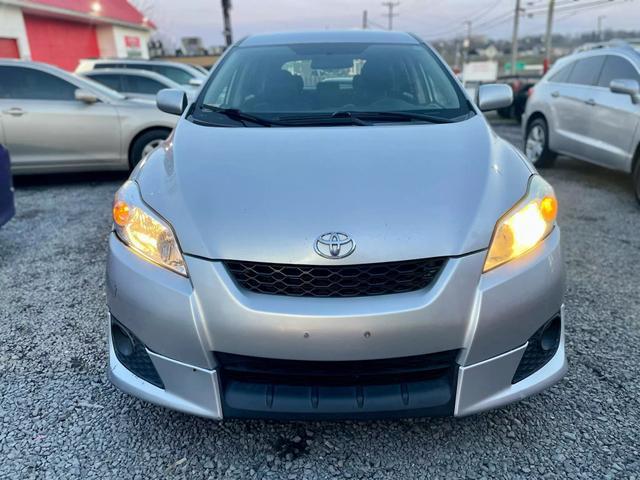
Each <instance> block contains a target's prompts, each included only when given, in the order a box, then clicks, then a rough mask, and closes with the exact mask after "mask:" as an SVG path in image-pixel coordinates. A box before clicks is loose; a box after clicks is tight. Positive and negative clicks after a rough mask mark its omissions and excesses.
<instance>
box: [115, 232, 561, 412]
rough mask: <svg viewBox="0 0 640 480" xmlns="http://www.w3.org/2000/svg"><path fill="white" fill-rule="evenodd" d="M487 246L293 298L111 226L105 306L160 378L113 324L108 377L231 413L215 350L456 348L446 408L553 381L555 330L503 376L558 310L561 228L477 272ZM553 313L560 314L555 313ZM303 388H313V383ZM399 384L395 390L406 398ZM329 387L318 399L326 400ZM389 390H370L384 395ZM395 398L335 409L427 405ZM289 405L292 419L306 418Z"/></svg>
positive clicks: (349, 352) (397, 354) (326, 355)
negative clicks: (134, 356) (416, 279)
mask: <svg viewBox="0 0 640 480" xmlns="http://www.w3.org/2000/svg"><path fill="white" fill-rule="evenodd" d="M484 255H485V252H479V253H476V254H470V255H466V256H464V257H460V258H455V259H451V260H449V262H448V263H447V265H446V267H445V268H444V270H443V271H442V272H441V274H440V276H439V277H438V279H437V281H436V282H435V283H434V284H433V285H432V286H431V287H429V288H428V289H427V290H426V291H419V292H412V293H407V294H397V295H387V296H381V297H367V298H351V299H316V298H290V297H278V296H269V295H260V294H252V293H250V292H246V291H242V290H240V289H239V288H238V287H237V286H236V284H235V283H234V281H233V280H232V279H231V278H230V277H229V275H228V273H227V272H226V269H225V268H224V266H223V265H222V264H221V263H220V262H215V261H207V260H203V259H198V258H193V257H187V258H186V261H187V263H188V268H189V272H190V275H191V277H190V279H185V278H183V277H180V276H178V275H175V274H173V273H171V272H168V271H166V270H163V269H161V268H159V267H156V266H154V265H151V264H149V263H147V262H145V261H143V260H141V259H139V258H138V257H137V256H136V255H135V254H133V253H132V252H131V251H129V250H128V249H127V248H126V247H125V246H124V245H122V244H121V243H120V242H119V241H118V240H117V239H116V238H115V236H113V235H112V237H111V239H110V255H109V263H108V280H107V289H108V304H109V311H110V315H113V317H114V318H116V319H117V321H118V322H120V323H121V324H122V325H124V326H125V327H126V328H127V329H129V330H130V331H131V332H132V334H133V335H135V336H136V337H138V338H139V339H140V340H141V341H142V342H143V343H144V345H145V346H146V352H147V353H148V355H149V357H150V359H151V362H152V363H153V365H154V366H155V369H156V370H157V373H158V375H159V377H160V378H161V379H162V383H163V386H164V388H160V387H157V386H154V385H153V384H152V383H149V382H147V381H145V380H143V379H141V378H139V377H138V376H136V375H135V374H134V373H132V372H131V371H130V370H129V369H127V368H126V367H125V366H124V365H123V364H122V363H121V362H120V360H119V359H118V357H117V355H116V353H115V351H114V346H113V341H112V338H111V334H110V335H109V337H110V340H109V350H110V357H109V358H110V360H109V364H110V365H109V378H110V379H111V381H112V382H113V383H114V384H115V385H116V386H117V387H118V388H120V389H121V390H123V391H125V392H127V393H130V394H132V395H135V396H138V397H140V398H142V399H144V400H147V401H150V402H153V403H156V404H159V405H163V406H166V407H169V408H173V409H176V410H180V411H183V412H187V413H190V414H195V415H200V416H204V417H209V418H214V419H221V418H223V417H225V416H227V417H228V416H236V415H235V413H236V412H232V411H231V409H230V408H229V406H228V404H225V398H226V397H225V392H224V389H225V388H226V387H225V383H224V382H223V381H222V377H221V375H220V372H221V366H220V365H219V363H218V360H217V357H216V353H215V352H225V353H226V354H233V355H237V356H252V357H262V358H265V359H283V360H287V361H300V362H345V364H347V363H349V362H361V361H368V360H374V359H394V358H395V359H397V358H401V357H409V356H419V355H425V354H436V353H438V352H445V351H455V352H456V357H455V358H456V359H455V376H454V377H451V378H452V379H451V382H452V389H451V398H449V399H447V398H444V399H443V400H442V401H443V402H445V403H447V402H448V403H447V405H448V404H450V405H451V409H450V410H448V411H447V414H454V415H456V416H464V415H469V414H473V413H477V412H480V411H484V410H487V409H491V408H496V407H499V406H502V405H505V404H507V403H510V402H512V401H515V400H519V399H521V398H524V397H526V396H528V395H531V394H534V393H536V392H538V391H540V390H542V389H544V388H546V387H548V386H550V385H552V384H553V383H555V382H557V381H558V380H559V379H560V378H561V377H562V376H563V375H564V373H565V371H566V368H567V366H566V359H565V353H564V331H563V329H561V331H560V335H559V344H558V346H557V350H555V354H554V355H553V357H552V358H551V359H550V360H549V361H548V362H547V363H546V364H545V365H544V366H543V367H542V368H540V369H539V370H537V371H535V373H533V374H531V375H529V376H528V377H526V378H524V379H523V380H521V381H518V382H516V383H512V381H513V379H514V374H515V372H516V370H517V369H518V366H519V364H520V361H521V359H522V357H523V355H524V354H525V350H526V348H527V341H528V339H529V338H531V337H532V335H533V334H534V333H535V332H536V331H537V330H538V329H539V328H540V327H541V326H542V325H544V324H545V323H546V322H547V321H548V320H549V319H551V318H553V317H554V316H556V315H557V314H558V312H562V297H563V292H564V266H563V261H562V254H561V250H560V233H559V230H558V229H557V228H556V229H555V230H554V232H552V234H551V235H550V236H549V237H548V238H547V239H546V240H545V242H544V243H543V244H542V245H541V246H540V247H539V248H538V249H536V250H535V251H534V252H531V253H529V254H528V255H526V256H524V257H522V258H520V259H518V260H516V261H514V262H511V263H510V264H507V265H505V266H503V267H500V268H498V269H496V270H494V271H491V272H489V273H487V274H484V275H482V274H481V269H482V264H483V262H484ZM562 319H563V321H562V325H564V315H563V314H562ZM447 378H450V377H447ZM400 387H401V386H400V385H399V386H398V388H400ZM402 388H404V389H405V390H406V386H404V387H402ZM411 388H412V387H411V386H409V391H411ZM309 391H310V392H311V393H310V395H311V397H312V398H313V396H314V393H313V392H314V390H309ZM399 391H400V390H399ZM320 392H321V393H320V397H319V398H320V399H321V400H322V398H323V397H322V390H320ZM402 392H403V393H399V394H398V395H400V396H399V397H398V398H402V399H404V394H405V391H404V390H403V391H402ZM334 393H335V392H333V391H332V392H331V393H329V394H328V396H327V398H332V399H335V395H334ZM387 393H388V392H387ZM387 393H385V392H382V393H380V395H378V396H376V397H375V398H377V399H379V398H387V397H389V396H390V395H387ZM303 395H304V392H303ZM315 395H316V398H317V394H315ZM367 395H368V394H367V393H366V391H365V393H364V396H365V397H366V396H367ZM432 396H433V395H432ZM354 398H356V400H357V398H359V397H358V394H356V397H354ZM372 398H373V397H372ZM411 398H414V397H411ZM343 400H344V399H343V398H342V399H340V401H343ZM393 401H395V400H393V399H391V400H390V402H391V404H392V405H393ZM312 403H313V402H312ZM316 403H317V400H316ZM356 403H358V404H360V402H359V400H358V401H356ZM407 403H411V402H410V401H409V400H407ZM336 405H342V404H340V402H338V403H336ZM398 405H399V406H398V408H397V409H394V408H393V407H391V409H390V408H389V403H387V404H385V405H382V406H381V407H380V408H378V409H377V410H376V409H375V408H374V411H373V412H368V413H367V415H358V414H357V413H358V412H357V410H356V411H354V412H353V413H354V415H350V413H352V412H351V410H349V409H346V410H345V409H344V408H343V407H340V406H338V407H337V409H338V410H341V413H342V414H343V415H338V416H343V417H344V416H346V417H351V416H353V417H362V418H368V417H369V416H407V415H408V416H414V415H421V414H430V413H429V412H430V410H429V409H427V410H420V409H417V410H413V409H411V408H408V407H407V408H405V407H403V406H401V405H400V403H398ZM405 406H406V405H405ZM409 407H410V405H409ZM316 408H317V405H316ZM433 411H434V412H437V414H442V412H443V410H442V408H440V409H435V410H433ZM225 412H226V413H225ZM285 413H286V412H285ZM291 413H292V415H290V417H291V418H306V417H311V418H314V415H313V414H311V415H306V414H300V412H297V413H296V412H291ZM312 413H313V412H312ZM338 413H340V412H338ZM369 413H372V415H369ZM248 416H263V415H262V414H261V412H257V413H256V414H255V415H248ZM264 416H270V415H266V414H265V415H264ZM317 417H319V418H323V415H317ZM277 418H287V415H286V414H284V415H280V416H277ZM328 418H333V416H329V417H328Z"/></svg>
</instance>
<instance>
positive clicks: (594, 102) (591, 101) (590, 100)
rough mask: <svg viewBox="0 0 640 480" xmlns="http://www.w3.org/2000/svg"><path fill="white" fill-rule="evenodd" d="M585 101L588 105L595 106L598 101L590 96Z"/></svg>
mask: <svg viewBox="0 0 640 480" xmlns="http://www.w3.org/2000/svg"><path fill="white" fill-rule="evenodd" d="M584 103H586V104H587V105H589V106H591V107H593V106H595V104H596V101H595V100H594V99H593V98H590V99H589V100H585V101H584Z"/></svg>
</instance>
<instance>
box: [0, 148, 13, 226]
mask: <svg viewBox="0 0 640 480" xmlns="http://www.w3.org/2000/svg"><path fill="white" fill-rule="evenodd" d="M15 213H16V210H15V206H14V204H13V182H12V181H11V162H10V161H9V152H8V151H7V149H6V148H4V147H3V146H2V145H0V227H1V226H2V225H4V224H5V223H7V222H8V221H9V220H11V217H13V215H14V214H15Z"/></svg>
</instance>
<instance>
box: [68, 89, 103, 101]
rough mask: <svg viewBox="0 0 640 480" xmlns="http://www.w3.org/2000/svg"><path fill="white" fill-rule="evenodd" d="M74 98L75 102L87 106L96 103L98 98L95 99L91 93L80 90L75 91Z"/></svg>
mask: <svg viewBox="0 0 640 480" xmlns="http://www.w3.org/2000/svg"><path fill="white" fill-rule="evenodd" d="M74 96H75V97H76V100H78V101H80V102H84V103H88V104H92V103H96V102H97V101H98V97H96V96H95V95H94V94H93V93H91V92H89V91H87V90H82V89H80V88H79V89H78V90H76V91H75V93H74Z"/></svg>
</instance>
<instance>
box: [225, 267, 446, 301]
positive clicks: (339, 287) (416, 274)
mask: <svg viewBox="0 0 640 480" xmlns="http://www.w3.org/2000/svg"><path fill="white" fill-rule="evenodd" d="M445 261H446V259H444V258H429V259H423V260H409V261H404V262H390V263H370V264H366V265H340V266H332V265H330V266H314V265H287V264H275V263H256V262H240V261H226V262H225V265H226V267H227V269H228V271H229V273H230V274H231V275H232V277H233V278H234V279H235V280H236V282H238V284H239V285H240V286H241V287H242V288H245V289H247V290H250V291H252V292H255V293H265V294H269V295H286V296H290V297H366V296H373V295H386V294H391V293H405V292H413V291H415V290H420V289H422V288H426V287H428V286H429V285H430V284H431V282H433V280H434V279H435V277H436V276H437V275H438V273H439V272H440V271H441V270H442V267H443V266H444V264H445Z"/></svg>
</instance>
